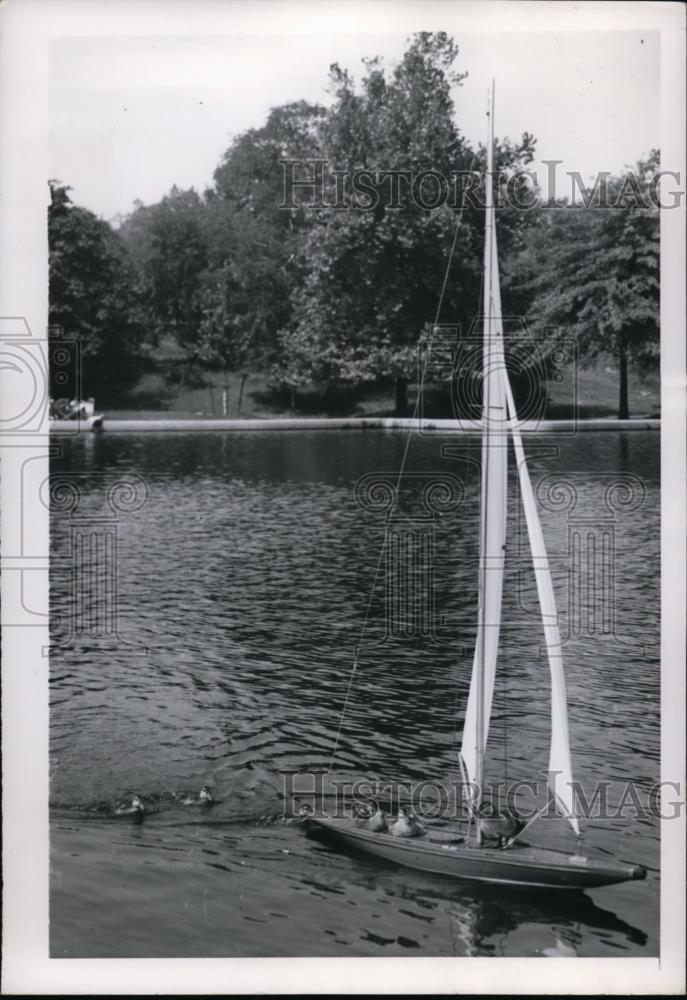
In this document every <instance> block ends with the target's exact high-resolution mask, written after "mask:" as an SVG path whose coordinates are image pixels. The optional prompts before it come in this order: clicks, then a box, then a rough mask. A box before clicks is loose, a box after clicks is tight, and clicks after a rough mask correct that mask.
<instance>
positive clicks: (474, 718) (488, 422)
mask: <svg viewBox="0 0 687 1000" xmlns="http://www.w3.org/2000/svg"><path fill="white" fill-rule="evenodd" d="M492 102H493V95H492ZM493 146H494V139H493V103H492V111H491V114H490V135H489V142H488V151H487V184H486V202H485V209H486V212H485V215H486V227H485V249H484V303H483V308H484V348H483V350H484V354H483V382H482V384H483V398H482V465H481V468H482V472H481V498H480V500H481V502H480V570H479V610H478V624H477V637H476V643H475V656H474V662H473V668H472V675H471V682H470V691H469V695H468V703H467V709H466V714H465V724H464V729H463V741H462V748H461V754H460V757H461V770H462V774H463V782H464V787H466V788H468V789H469V790H470V796H469V805H470V822H469V825H468V830H467V832H465V833H464V834H460V835H459V834H458V833H456V834H455V835H454V836H452V835H451V834H450V833H448V834H447V832H446V831H445V830H443V831H435V832H433V831H432V830H431V829H425V830H423V831H422V832H421V834H420V835H419V836H413V835H412V834H410V833H409V835H408V836H407V837H406V836H405V835H401V836H395V835H394V831H393V829H391V828H388V827H387V826H386V824H385V823H383V822H381V823H380V822H377V823H376V824H372V823H371V822H362V823H361V822H360V821H359V820H358V821H356V820H355V819H354V818H350V819H349V818H341V819H338V818H337V819H330V818H327V817H325V816H317V815H312V816H310V817H308V823H309V824H310V825H311V826H314V827H316V828H318V829H319V830H320V831H324V832H326V833H328V834H330V835H333V836H334V837H335V838H336V839H337V840H338V841H340V842H343V843H344V844H347V845H348V846H350V847H354V848H356V849H358V850H362V851H364V852H366V853H368V854H372V855H376V856H378V857H381V858H384V859H386V860H388V861H392V862H395V863H397V864H401V865H406V866H409V867H412V868H418V869H421V870H422V871H427V872H433V873H438V874H442V875H445V876H450V877H453V878H459V879H467V880H473V881H474V880H476V881H479V882H494V883H504V884H510V885H525V886H532V887H545V888H566V889H584V888H591V887H594V886H600V885H609V884H612V883H615V882H623V881H626V880H628V879H642V878H645V877H646V870H645V869H644V868H643V867H641V866H639V865H627V864H619V863H609V862H608V861H606V860H605V859H600V860H595V859H592V858H588V857H585V856H583V855H582V854H581V853H580V852H579V851H578V852H577V853H574V854H568V853H565V852H563V851H558V850H550V849H546V848H541V847H534V846H529V845H527V844H526V843H525V842H524V841H523V840H522V839H521V838H520V832H522V826H520V827H519V828H518V830H517V833H516V835H515V836H506V837H503V836H501V837H498V838H493V837H488V836H487V835H486V833H485V830H487V829H488V821H487V820H485V818H484V809H483V805H484V803H483V801H482V800H483V784H484V766H483V762H484V756H485V753H486V748H487V738H488V734H489V718H490V714H491V706H492V698H493V692H494V682H495V677H496V663H497V656H498V648H499V632H500V624H501V607H502V602H503V580H504V562H505V549H506V503H507V484H508V445H509V441H511V440H512V443H513V448H514V452H515V459H516V464H517V468H518V476H519V481H520V493H521V496H522V502H523V506H524V512H525V520H526V524H527V533H528V537H529V544H530V551H531V555H532V561H533V564H534V573H535V578H536V585H537V593H538V597H539V605H540V609H541V617H542V624H543V629H544V636H545V640H546V650H547V655H548V662H549V670H550V676H551V749H550V756H549V774H550V776H551V786H550V791H551V795H552V796H553V797H554V798H555V801H556V804H557V806H558V808H559V810H560V812H561V813H562V814H563V816H564V817H565V818H566V819H567V820H568V822H569V823H570V824H571V826H572V828H573V830H574V832H575V834H577V835H578V837H579V828H578V822H577V818H576V817H575V810H574V794H573V784H572V767H571V760H570V745H569V737H568V716H567V706H566V694H565V678H564V673H563V661H562V656H561V637H560V633H559V628H558V616H557V611H556V602H555V596H554V590H553V584H552V580H551V571H550V568H549V563H548V558H547V555H546V549H545V546H544V538H543V535H542V530H541V525H540V523H539V515H538V513H537V507H536V502H535V498H534V493H533V490H532V484H531V481H530V477H529V473H528V471H527V463H526V461H525V453H524V449H523V445H522V439H521V436H520V431H519V429H518V423H517V413H516V409H515V404H514V401H513V394H512V391H511V387H510V383H509V379H508V374H507V371H506V362H505V353H504V344H503V322H502V318H501V317H502V312H501V293H500V287H499V269H498V253H497V239H496V219H495V211H494V201H493V190H492V177H493ZM400 822H401V823H403V819H401V820H400ZM494 825H495V824H494V823H493V821H492V827H493V826H494ZM528 825H529V824H528ZM414 832H415V833H417V832H418V831H414Z"/></svg>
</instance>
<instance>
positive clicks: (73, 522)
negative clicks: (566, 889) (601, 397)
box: [51, 431, 659, 957]
mask: <svg viewBox="0 0 687 1000" xmlns="http://www.w3.org/2000/svg"><path fill="white" fill-rule="evenodd" d="M447 443H449V442H448V439H445V438H439V437H434V436H430V437H414V438H413V439H412V440H411V444H410V448H409V453H408V463H407V468H408V470H409V472H411V473H415V474H416V475H414V476H409V477H408V478H407V480H404V485H403V489H402V491H401V497H400V503H399V509H398V511H397V516H396V518H395V519H394V521H393V522H392V524H391V531H392V534H393V535H394V537H396V534H397V533H398V531H400V529H403V530H406V531H407V530H411V531H414V532H415V534H416V536H417V535H418V533H419V534H420V535H422V534H423V533H424V534H425V535H428V533H429V532H430V531H431V532H433V549H432V551H433V558H432V560H431V576H430V575H429V572H428V571H427V570H426V569H423V568H422V566H421V565H419V564H416V568H415V569H414V570H413V572H412V573H411V575H410V579H411V582H412V583H413V585H414V586H416V587H418V588H420V590H422V588H424V589H425V592H426V593H427V594H428V595H429V596H430V597H431V602H432V603H431V605H430V606H428V611H427V615H426V616H425V617H422V616H420V617H417V616H414V607H415V606H414V605H412V604H410V605H406V604H404V603H403V601H401V602H400V603H398V601H397V600H396V598H397V597H398V595H399V594H402V593H403V590H402V587H403V580H404V578H403V577H401V576H396V577H394V576H393V575H390V574H389V572H388V571H387V570H388V564H387V562H385V561H384V560H382V562H381V563H380V551H381V546H382V543H383V540H384V535H385V528H386V520H385V517H386V514H385V510H384V506H383V501H384V495H385V494H384V490H383V488H378V489H376V490H375V489H368V490H366V491H365V497H364V502H361V499H360V490H359V496H358V499H357V500H356V495H355V492H354V487H355V484H356V482H358V481H359V480H360V479H361V477H363V476H365V475H368V474H370V473H379V472H381V473H385V472H386V473H389V474H390V477H391V479H390V481H393V475H394V473H395V472H396V471H397V470H398V468H399V465H400V462H401V458H402V454H403V450H404V447H405V437H404V435H403V434H401V433H384V432H371V431H367V432H361V433H357V432H344V433H332V432H314V433H307V432H297V433H275V434H271V433H265V432H260V433H235V434H206V435H203V434H196V435H193V434H189V435H141V436H133V435H131V436H129V435H121V436H116V435H112V434H109V435H108V434H104V435H102V436H100V437H84V438H83V439H79V440H75V441H72V442H66V443H63V453H62V455H61V456H60V457H58V458H57V459H56V460H55V463H54V466H53V472H54V473H56V474H58V479H56V480H55V484H54V498H53V499H54V508H53V518H52V540H51V546H52V609H53V619H54V634H53V651H52V655H51V805H52V810H51V816H52V839H51V845H52V891H51V946H52V953H53V955H55V956H149V957H155V956H182V957H183V956H259V955H321V956H323V955H339V956H346V955H348V956H354V955H376V956H383V955H393V954H397V955H431V956H435V955H436V956H438V955H507V956H528V955H542V954H544V955H549V954H551V955H555V954H564V955H570V954H577V955H581V956H612V955H618V956H622V955H628V954H631V955H638V956H651V955H656V954H657V949H658V914H659V880H658V859H659V842H658V821H657V820H656V819H655V818H652V817H651V816H639V817H635V816H634V815H633V814H632V810H631V809H628V810H626V814H625V815H620V814H619V815H614V816H611V817H600V816H592V818H590V819H589V820H588V821H586V822H584V823H583V827H584V841H583V846H584V850H585V852H586V853H588V854H597V855H600V856H609V855H613V856H614V857H615V858H616V859H618V860H620V861H630V862H634V863H639V864H643V865H645V866H647V868H648V870H649V871H648V877H647V880H646V881H645V882H632V883H626V884H624V885H620V886H615V887H610V888H608V889H600V890H595V891H594V892H590V893H587V894H579V895H577V894H574V895H573V896H572V897H571V896H567V895H560V894H559V895H557V896H551V895H548V896H546V895H545V896H536V895H534V894H532V893H523V892H515V893H514V892H512V891H511V892H506V891H505V890H503V889H498V888H479V887H475V886H471V885H469V884H467V883H460V882H448V881H447V880H445V879H442V878H439V877H436V876H429V875H423V874H421V873H417V872H413V871H411V870H409V869H397V868H394V867H384V866H382V865H381V864H380V863H377V862H374V861H373V860H370V859H367V858H364V857H358V856H354V855H352V854H349V853H346V852H344V851H342V850H336V849H334V848H333V847H332V846H330V845H327V844H326V843H323V842H320V841H318V840H316V839H312V838H311V837H309V836H307V835H306V833H305V832H304V830H303V828H302V827H301V826H299V825H295V824H289V823H286V822H284V819H283V813H284V799H283V791H284V785H283V781H284V778H283V775H282V774H281V773H280V772H284V771H303V772H306V771H312V770H314V769H326V768H328V767H329V766H330V764H331V766H332V772H331V775H332V777H334V778H337V779H341V780H342V781H343V780H353V779H356V778H361V777H364V778H369V779H373V780H374V779H379V780H381V781H384V782H394V781H395V782H402V783H406V784H407V785H409V786H410V785H412V784H413V783H417V782H420V781H422V780H423V779H426V778H431V779H432V780H436V781H443V782H450V781H454V780H455V779H456V777H457V774H456V752H457V747H458V741H459V737H460V732H461V728H462V717H463V712H464V708H465V701H466V696H467V689H468V681H469V673H470V667H471V656H472V647H473V642H474V628H475V620H476V607H475V600H476V598H475V591H476V563H475V559H476V551H477V528H478V506H477V493H478V475H477V473H476V470H475V465H474V461H473V460H474V459H476V458H477V456H478V451H479V446H478V443H477V442H476V441H472V442H470V441H468V439H466V438H463V439H453V440H452V441H451V442H450V445H451V447H453V448H454V449H455V448H458V450H459V451H460V454H459V455H457V456H453V457H446V456H443V457H442V453H441V449H442V445H446V444H447ZM658 447H659V438H658V435H657V434H652V433H636V432H635V433H631V434H625V435H623V434H618V433H613V432H609V433H599V434H593V433H592V434H583V435H581V436H578V437H573V438H569V439H568V438H565V437H557V438H555V439H553V438H550V439H543V438H539V437H537V438H529V439H528V440H527V442H526V448H527V451H528V454H529V456H530V470H531V473H532V478H533V481H534V483H535V487H537V486H538V487H539V495H540V500H541V516H542V525H543V530H544V535H545V538H546V541H547V546H548V549H549V554H550V558H551V562H552V569H553V573H554V582H555V587H556V594H557V599H558V603H559V610H560V613H561V624H562V628H563V634H564V636H565V640H564V655H565V661H566V677H567V686H568V700H569V714H570V739H571V746H572V755H573V768H574V772H575V777H576V778H577V779H578V780H579V781H580V782H581V785H582V787H583V788H584V789H585V790H586V793H587V795H590V794H591V792H592V789H593V788H594V786H595V784H596V783H597V782H600V781H606V782H609V783H610V784H609V786H608V801H609V805H610V806H611V808H612V810H613V811H615V812H617V809H616V807H617V806H618V805H619V804H620V802H621V801H622V798H623V795H624V794H625V787H626V784H627V782H629V781H631V782H632V783H633V786H632V787H633V793H632V794H633V795H634V797H635V799H638V800H639V801H640V803H642V804H645V803H646V801H647V796H648V793H649V790H650V789H651V787H652V785H653V784H654V783H655V782H657V781H658V774H659V757H658V754H659V664H658V646H657V643H658V627H659V620H658V606H659V605H658V601H659V591H658V588H659V563H658V559H659V548H658V538H659V536H658V526H659V522H658V518H659V496H658V485H659V482H658V480H659V468H658ZM437 474H439V475H440V476H443V477H444V481H446V477H447V476H453V477H454V479H453V480H450V481H449V486H451V488H452V489H453V490H454V496H453V501H452V502H446V500H447V498H446V497H444V500H443V501H442V498H441V496H439V497H438V500H436V498H435V501H436V502H435V503H434V506H431V505H430V507H429V508H428V507H427V506H424V505H423V503H422V494H423V490H424V488H425V486H426V485H427V483H428V482H429V481H430V480H431V479H432V477H434V479H436V478H437ZM134 477H139V479H140V480H141V481H142V482H143V483H144V484H145V488H146V490H147V498H146V499H145V502H144V503H143V505H142V506H140V507H139V508H138V509H135V507H136V504H135V503H134V504H133V505H130V506H128V501H130V500H131V497H127V494H126V492H123V493H121V494H119V506H118V507H117V509H116V511H115V513H116V518H117V521H116V525H114V524H113V523H112V517H113V510H112V507H111V506H110V505H109V504H108V495H109V498H110V501H111V502H112V501H113V494H112V492H111V490H110V487H111V486H112V485H113V484H115V483H117V482H122V481H127V480H128V481H132V482H136V481H137V480H136V479H135V478H134ZM382 478H383V477H382ZM562 481H563V485H561V482H562ZM58 482H64V483H67V482H72V483H74V484H76V488H77V489H78V494H79V502H78V507H77V508H76V509H75V508H74V506H73V503H72V502H71V500H70V497H71V499H72V500H73V495H72V494H69V490H67V494H65V492H64V490H63V491H59V490H57V486H56V484H57V483H58ZM368 483H369V481H368ZM555 484H557V485H555ZM614 484H615V485H614ZM108 490H110V492H109V494H108ZM463 492H464V495H463ZM65 496H66V501H65ZM425 496H426V493H425ZM116 499H117V498H116V497H115V500H116ZM430 499H431V498H430ZM518 508H519V504H518V498H517V495H516V492H515V488H514V487H513V489H512V492H511V497H510V503H509V532H510V533H509V543H508V565H509V569H508V573H507V581H506V596H505V602H504V627H503V633H502V651H503V656H502V659H501V663H500V666H499V673H498V676H497V689H496V695H495V700H494V711H493V716H492V729H491V733H490V747H491V752H490V757H489V760H488V764H487V770H488V777H489V778H490V779H492V780H493V781H498V780H499V779H501V778H502V777H503V776H504V774H506V775H507V777H508V778H509V779H511V780H512V779H517V778H522V779H525V780H532V779H535V780H536V779H538V778H541V772H542V771H544V770H545V769H546V766H547V762H548V745H547V741H548V733H549V711H550V704H549V687H548V668H547V666H546V663H545V661H544V660H543V659H542V657H541V650H540V644H541V642H542V641H543V635H542V633H541V627H540V625H539V619H538V615H537V611H536V592H535V590H534V581H533V578H532V573H531V568H530V565H529V561H528V559H527V558H526V557H527V543H526V539H525V537H524V535H523V532H522V523H521V515H520V514H519V510H518ZM115 529H116V545H113V548H112V549H111V550H107V549H106V547H105V546H104V543H102V541H101V542H100V543H96V542H95V541H91V540H89V541H88V543H87V545H86V548H84V547H83V542H81V541H79V539H83V538H85V537H86V536H88V537H89V539H90V536H91V535H98V534H99V535H100V537H101V539H102V538H103V537H104V534H105V533H107V532H110V534H111V536H112V537H114V535H113V532H114V530H115ZM96 544H97V545H99V546H100V547H99V548H96ZM75 546H77V547H78V546H81V547H80V548H78V551H79V552H81V553H82V554H83V552H84V551H90V552H92V553H94V555H93V558H92V559H91V561H90V563H89V565H92V566H93V567H94V568H93V569H92V570H91V571H89V572H91V573H92V575H91V577H84V576H83V575H79V574H76V576H75V574H74V571H73V568H74V554H73V553H74V551H75V548H74V547H75ZM387 551H389V552H391V551H393V552H396V549H395V548H393V549H392V547H389V548H388V550H387ZM592 552H594V553H595V558H596V560H597V563H596V565H597V570H596V571H595V572H594V573H593V574H590V573H589V572H588V571H587V569H586V568H585V567H586V566H587V565H588V562H587V561H588V558H591V556H590V553H592ZM96 553H97V559H96V555H95V554H96ZM115 555H116V558H115ZM115 561H116V586H114V587H113V592H116V598H117V628H118V636H115V637H113V636H112V635H109V634H108V633H107V623H108V619H107V617H106V616H104V614H103V607H104V606H105V605H104V603H103V602H104V601H106V600H111V597H110V598H108V597H107V594H108V591H107V581H112V580H113V579H114V577H113V574H112V572H111V566H112V565H113V563H114V562H115ZM378 565H379V572H377V570H378ZM394 565H396V564H394ZM398 565H401V563H400V562H399V563H398ZM602 565H603V566H605V569H604V570H603V572H602V570H601V567H602ZM391 569H392V570H393V569H394V566H393V565H392V566H391ZM578 571H579V572H578ZM375 578H376V585H375V586H374V587H373V581H375ZM394 580H395V584H394V582H393V581H394ZM394 587H396V589H394ZM398 587H401V590H398ZM98 588H99V589H98ZM75 595H76V598H75ZM98 595H100V596H98ZM370 595H371V596H370ZM424 606H425V605H423V607H424ZM96 612H98V613H97V614H96ZM366 612H369V614H368V622H367V627H366V629H365V632H364V635H363V639H362V643H361V652H360V658H359V663H358V667H357V670H356V672H355V676H354V677H353V683H352V684H351V687H350V697H349V699H348V703H347V709H346V713H345V716H344V717H343V719H342V715H341V712H342V708H343V705H344V700H345V697H346V692H347V689H348V685H349V680H350V678H351V666H352V663H353V657H354V652H355V648H356V645H357V643H358V641H359V639H360V635H361V627H362V624H363V621H364V619H365V616H366ZM415 625H417V626H418V627H415ZM423 632H424V633H425V634H418V633H423ZM339 726H340V738H339V740H338V745H337V746H336V750H335V741H336V735H337V730H338V729H339ZM334 750H335V752H334ZM333 752H334V756H333V760H332V753H333ZM203 784H208V785H210V786H212V788H213V790H214V794H215V798H216V802H215V804H214V806H212V807H211V808H209V809H204V808H201V807H199V806H197V805H184V804H183V803H184V799H185V798H186V797H187V796H189V795H190V794H191V795H196V794H197V792H198V790H199V789H200V787H201V786H202V785H203ZM134 793H136V794H138V795H140V796H141V797H142V798H143V800H144V802H145V805H146V818H145V820H144V822H143V823H142V824H134V823H132V822H131V821H130V819H129V818H122V817H116V816H115V815H114V812H115V810H116V808H117V805H118V803H120V802H122V801H127V800H130V798H131V796H132V795H133V794H134ZM530 832H531V834H532V836H531V838H530V839H531V841H532V842H535V843H536V842H540V843H545V842H546V843H550V844H553V845H555V846H563V847H566V848H570V849H574V847H575V844H574V838H572V836H568V834H567V833H566V830H565V829H564V823H563V822H562V821H561V820H545V821H542V822H541V823H539V824H538V826H536V825H535V826H533V827H532V830H531V831H530Z"/></svg>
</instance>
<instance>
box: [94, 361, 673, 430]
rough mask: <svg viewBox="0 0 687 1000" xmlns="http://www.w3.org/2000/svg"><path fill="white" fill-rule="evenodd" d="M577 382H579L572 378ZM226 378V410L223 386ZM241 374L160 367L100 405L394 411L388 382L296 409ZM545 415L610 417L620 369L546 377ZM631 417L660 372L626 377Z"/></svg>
mask: <svg viewBox="0 0 687 1000" xmlns="http://www.w3.org/2000/svg"><path fill="white" fill-rule="evenodd" d="M575 383H576V384H575ZM225 386H226V413H225V412H224V390H225ZM415 393H416V387H415V386H412V385H411V386H410V388H409V403H410V406H411V408H412V406H413V405H414V402H415ZM240 395H241V377H240V376H239V375H237V374H233V373H229V374H228V375H227V376H226V381H225V376H224V375H223V373H221V372H216V373H212V374H210V375H209V376H208V378H207V383H206V385H204V386H201V387H194V388H191V387H187V386H179V385H174V384H170V383H168V382H166V381H165V379H164V377H163V375H162V374H160V373H159V372H154V371H150V372H146V373H145V374H143V375H142V376H141V378H140V379H139V380H138V382H137V383H136V384H135V385H134V386H133V387H132V388H130V389H129V390H127V391H126V392H121V393H118V394H117V395H114V394H112V395H108V394H105V393H102V394H100V395H99V396H98V397H97V399H96V403H97V409H98V410H100V411H101V412H104V413H105V414H106V416H107V417H108V419H114V420H116V419H136V420H145V419H156V418H157V419H160V418H166V419H191V418H195V419H208V418H213V417H222V416H225V415H226V416H228V417H233V418H237V417H240V418H242V419H269V418H278V417H292V416H296V417H347V416H351V417H388V416H393V415H394V393H393V388H392V387H391V386H390V387H388V388H370V389H366V390H364V391H363V390H361V391H359V392H357V393H351V394H349V395H347V396H340V397H338V398H333V397H329V398H323V397H322V396H317V395H316V394H305V393H302V394H299V395H298V396H297V399H296V410H295V412H294V411H292V409H291V400H290V398H289V396H288V394H287V393H283V394H281V395H279V394H275V393H274V392H273V391H272V390H271V388H270V387H269V386H268V384H267V381H266V379H265V377H264V376H263V375H260V374H251V375H249V376H248V378H247V379H246V380H245V384H244V387H243V395H242V398H241V406H240V411H239V396H240ZM547 396H548V401H547V406H546V413H545V416H546V418H547V419H550V420H564V419H568V418H570V417H572V416H573V415H574V401H575V398H577V401H578V407H579V409H578V414H577V415H578V416H579V417H580V418H581V419H589V418H595V417H615V416H617V408H618V373H617V371H615V370H614V369H613V368H612V366H611V365H609V364H607V363H605V364H604V363H601V364H599V365H597V366H596V367H594V368H591V369H589V370H586V371H581V372H578V375H577V380H575V379H574V378H573V373H571V372H567V373H566V374H565V375H564V377H563V379H562V381H561V382H554V381H551V382H549V383H548V385H547ZM629 399H630V416H631V417H658V416H659V415H660V386H659V381H658V377H652V378H650V379H647V380H646V381H642V380H640V379H639V378H638V377H637V376H636V375H631V376H630V380H629ZM425 413H426V415H427V416H430V417H435V418H442V417H443V418H450V417H452V416H453V413H452V410H451V404H450V400H448V399H447V398H445V397H442V396H440V395H439V394H437V393H431V392H428V393H427V397H426V407H425Z"/></svg>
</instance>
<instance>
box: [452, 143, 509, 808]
mask: <svg viewBox="0 0 687 1000" xmlns="http://www.w3.org/2000/svg"><path fill="white" fill-rule="evenodd" d="M491 172H492V154H491V143H490V146H489V152H488V163H487V177H488V182H487V185H486V229H485V246H484V273H485V281H484V305H483V309H484V354H483V378H482V423H483V430H482V488H481V498H480V499H481V505H480V548H479V608H478V619H477V641H476V644H475V658H474V661H473V666H472V676H471V680H470V693H469V695H468V704H467V709H466V713H465V724H464V727H463V742H462V747H461V758H462V763H463V767H464V769H465V775H464V777H465V778H466V780H467V781H469V782H470V783H471V784H472V785H473V786H474V788H473V791H475V792H476V795H475V796H474V800H475V801H474V803H473V804H478V802H479V797H480V791H481V786H482V783H483V775H482V758H483V756H484V752H485V750H486V745H487V736H488V733H489V718H490V715H491V704H492V697H493V693H494V680H495V676H496V658H497V654H498V646H499V632H500V626H501V606H502V603H503V568H504V557H505V547H506V502H507V489H508V435H507V409H506V390H505V382H504V377H505V374H506V370H505V359H504V353H503V326H502V322H501V310H500V307H497V302H498V299H499V296H498V295H496V294H495V290H496V289H497V288H498V281H499V275H498V263H497V257H496V229H495V219H494V209H493V204H492V193H491Z"/></svg>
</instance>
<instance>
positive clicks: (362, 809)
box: [355, 802, 387, 833]
mask: <svg viewBox="0 0 687 1000" xmlns="http://www.w3.org/2000/svg"><path fill="white" fill-rule="evenodd" d="M355 811H356V813H357V815H356V818H355V825H356V826H361V827H363V828H364V829H365V830H371V831H372V833H384V831H385V830H386V829H387V824H386V816H385V815H384V813H383V812H382V810H381V809H380V808H379V806H378V805H377V803H376V802H374V803H373V802H364V803H362V804H356V807H355Z"/></svg>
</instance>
